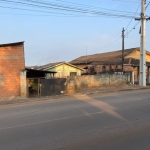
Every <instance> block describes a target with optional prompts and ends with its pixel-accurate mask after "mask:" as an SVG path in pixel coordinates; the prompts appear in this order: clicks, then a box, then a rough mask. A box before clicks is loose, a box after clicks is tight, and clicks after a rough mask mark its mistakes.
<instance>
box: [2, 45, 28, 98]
mask: <svg viewBox="0 0 150 150" xmlns="http://www.w3.org/2000/svg"><path fill="white" fill-rule="evenodd" d="M21 70H25V59H24V42H17V43H8V44H1V45H0V98H1V97H16V96H20V95H21V93H20V71H21Z"/></svg>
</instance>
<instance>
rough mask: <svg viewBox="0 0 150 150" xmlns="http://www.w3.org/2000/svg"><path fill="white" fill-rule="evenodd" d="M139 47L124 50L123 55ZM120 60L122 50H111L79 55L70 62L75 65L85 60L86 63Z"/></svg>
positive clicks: (117, 61)
mask: <svg viewBox="0 0 150 150" xmlns="http://www.w3.org/2000/svg"><path fill="white" fill-rule="evenodd" d="M137 49H140V48H139V47H137V48H130V49H125V50H124V56H127V55H129V54H130V53H132V52H133V51H135V50H137ZM121 60H122V50H118V51H112V52H106V53H100V54H94V55H88V56H81V57H79V58H77V59H74V60H72V61H71V62H70V63H71V64H74V65H77V64H85V63H86V61H87V63H88V64H93V63H96V62H99V63H100V62H101V63H102V64H105V65H106V64H116V63H120V62H121Z"/></svg>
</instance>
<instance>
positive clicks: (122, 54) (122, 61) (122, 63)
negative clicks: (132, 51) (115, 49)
mask: <svg viewBox="0 0 150 150" xmlns="http://www.w3.org/2000/svg"><path fill="white" fill-rule="evenodd" d="M124 31H125V30H124V28H123V29H122V72H123V71H124Z"/></svg>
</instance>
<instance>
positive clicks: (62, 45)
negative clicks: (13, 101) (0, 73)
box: [0, 0, 150, 66]
mask: <svg viewBox="0 0 150 150" xmlns="http://www.w3.org/2000/svg"><path fill="white" fill-rule="evenodd" d="M12 1H13V2H24V0H0V18H1V24H0V26H1V28H0V33H1V34H0V35H1V38H0V44H5V43H13V42H20V41H24V42H25V43H24V51H25V64H26V66H33V65H44V64H47V63H52V62H61V61H66V62H69V61H71V60H73V59H76V58H78V57H80V56H83V55H86V54H87V55H91V54H96V53H104V52H108V51H114V50H121V49H122V39H121V34H122V28H123V27H124V28H125V29H126V31H125V35H126V38H125V49H126V48H133V47H140V34H139V28H140V22H139V21H135V20H134V19H132V18H131V17H134V16H135V17H140V12H141V6H140V0H120V1H119V0H37V1H40V2H46V3H48V4H49V3H51V4H57V5H61V6H66V5H67V6H71V7H74V8H77V9H79V8H80V9H81V8H82V9H84V10H85V9H86V10H88V12H84V13H83V11H82V13H79V12H75V11H73V12H70V11H66V10H60V9H59V10H58V9H52V8H51V7H48V8H46V7H43V8H41V7H39V6H38V7H31V6H28V5H27V6H23V5H22V4H19V5H18V3H10V2H12ZM27 1H29V2H30V0H27ZM32 1H34V0H32ZM147 4H148V2H147ZM49 6H50V5H49ZM23 9H24V10H23ZM110 9H111V10H115V11H113V13H115V14H117V15H120V14H121V13H123V14H125V16H127V13H128V15H130V17H115V18H114V17H112V16H111V17H110V16H106V15H105V14H103V15H99V14H98V15H97V14H93V13H91V11H92V12H93V10H94V11H96V12H98V13H99V12H104V11H105V13H109V14H110V13H112V11H111V12H110V11H109V10H110ZM33 10H36V11H33ZM129 12H130V14H129ZM136 12H137V13H136ZM146 13H147V16H150V6H149V7H148V8H147V12H146ZM131 19H132V20H131ZM138 22H139V23H138ZM129 23H130V24H129ZM137 23H138V24H137ZM135 25H136V27H135ZM134 27H135V29H133V28H134ZM149 41H150V21H149V22H147V44H146V49H147V50H149V51H150V42H149Z"/></svg>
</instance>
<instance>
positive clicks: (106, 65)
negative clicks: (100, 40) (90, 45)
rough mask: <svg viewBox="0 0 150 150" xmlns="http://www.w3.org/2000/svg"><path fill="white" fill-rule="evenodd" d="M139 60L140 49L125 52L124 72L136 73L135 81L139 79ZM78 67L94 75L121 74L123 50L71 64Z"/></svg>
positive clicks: (148, 57) (148, 56)
mask: <svg viewBox="0 0 150 150" xmlns="http://www.w3.org/2000/svg"><path fill="white" fill-rule="evenodd" d="M139 58H140V48H131V49H125V50H124V64H123V65H124V70H123V71H134V76H135V81H138V79H139ZM70 63H71V64H73V65H76V66H77V67H80V68H83V69H85V71H84V72H86V69H87V72H88V73H90V74H94V73H99V72H115V71H116V72H119V71H122V50H118V51H112V52H106V53H100V54H94V55H88V56H81V57H79V58H76V59H74V60H72V61H71V62H70ZM149 68H150V52H148V51H147V52H146V73H147V78H148V76H149Z"/></svg>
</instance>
